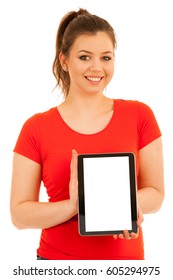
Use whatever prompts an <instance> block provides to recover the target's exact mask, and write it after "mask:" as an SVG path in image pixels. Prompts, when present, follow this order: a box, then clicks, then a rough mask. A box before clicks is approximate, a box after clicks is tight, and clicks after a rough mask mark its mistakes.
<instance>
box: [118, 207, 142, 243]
mask: <svg viewBox="0 0 173 280" xmlns="http://www.w3.org/2000/svg"><path fill="white" fill-rule="evenodd" d="M143 221H144V217H143V214H142V210H141V207H140V206H139V205H138V219H137V226H138V227H140V226H141V224H142V222H143ZM138 235H139V229H138V231H137V233H135V232H131V233H129V232H128V230H124V232H123V233H121V234H118V235H117V234H114V235H113V238H114V239H117V238H120V239H126V240H130V239H136V238H138Z"/></svg>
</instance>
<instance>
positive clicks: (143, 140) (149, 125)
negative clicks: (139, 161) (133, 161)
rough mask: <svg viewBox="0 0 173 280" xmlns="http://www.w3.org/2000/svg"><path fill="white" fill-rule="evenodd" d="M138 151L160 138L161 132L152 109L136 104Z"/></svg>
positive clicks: (140, 103)
mask: <svg viewBox="0 0 173 280" xmlns="http://www.w3.org/2000/svg"><path fill="white" fill-rule="evenodd" d="M137 114H138V136H139V149H142V148H143V147H145V146H146V145H148V144H149V143H151V142H152V141H154V140H155V139H157V138H159V137H160V136H161V131H160V128H159V125H158V123H157V120H156V118H155V115H154V113H153V111H152V109H151V108H150V107H149V106H148V105H146V104H144V103H142V102H137Z"/></svg>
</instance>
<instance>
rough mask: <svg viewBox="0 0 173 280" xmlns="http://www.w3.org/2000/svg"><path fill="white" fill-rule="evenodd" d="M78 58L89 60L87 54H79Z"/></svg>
mask: <svg viewBox="0 0 173 280" xmlns="http://www.w3.org/2000/svg"><path fill="white" fill-rule="evenodd" d="M79 58H80V59H81V60H89V56H87V55H81V56H80V57H79Z"/></svg>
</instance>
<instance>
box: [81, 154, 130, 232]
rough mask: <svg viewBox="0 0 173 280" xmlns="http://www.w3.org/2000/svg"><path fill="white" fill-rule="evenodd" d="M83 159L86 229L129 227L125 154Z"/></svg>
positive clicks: (109, 229) (128, 189)
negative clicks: (122, 155)
mask: <svg viewBox="0 0 173 280" xmlns="http://www.w3.org/2000/svg"><path fill="white" fill-rule="evenodd" d="M83 161H84V196H85V223H86V231H90V232H91V231H96V232H97V231H114V230H122V229H128V230H131V229H132V222H131V221H132V219H131V204H130V176H129V158H128V157H103V158H99V157H98V158H84V160H83ZM103 205H104V207H103Z"/></svg>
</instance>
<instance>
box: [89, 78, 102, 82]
mask: <svg viewBox="0 0 173 280" xmlns="http://www.w3.org/2000/svg"><path fill="white" fill-rule="evenodd" d="M86 78H87V80H89V81H92V82H99V81H100V80H101V77H100V78H92V77H86Z"/></svg>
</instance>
